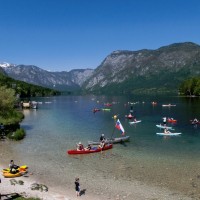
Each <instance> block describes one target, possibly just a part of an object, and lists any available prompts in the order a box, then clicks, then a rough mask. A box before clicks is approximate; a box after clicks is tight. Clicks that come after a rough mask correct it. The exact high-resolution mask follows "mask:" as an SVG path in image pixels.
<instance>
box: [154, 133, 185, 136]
mask: <svg viewBox="0 0 200 200" xmlns="http://www.w3.org/2000/svg"><path fill="white" fill-rule="evenodd" d="M156 134H157V135H166V136H168V135H170V136H173V135H180V134H182V133H156Z"/></svg>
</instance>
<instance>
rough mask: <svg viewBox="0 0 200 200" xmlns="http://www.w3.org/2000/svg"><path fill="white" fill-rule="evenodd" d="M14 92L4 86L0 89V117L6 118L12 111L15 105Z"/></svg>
mask: <svg viewBox="0 0 200 200" xmlns="http://www.w3.org/2000/svg"><path fill="white" fill-rule="evenodd" d="M15 100H16V98H15V91H14V90H13V89H11V88H7V87H6V86H1V87H0V115H1V116H7V114H8V113H10V112H11V111H13V109H14V104H15Z"/></svg>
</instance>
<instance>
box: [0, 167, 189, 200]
mask: <svg viewBox="0 0 200 200" xmlns="http://www.w3.org/2000/svg"><path fill="white" fill-rule="evenodd" d="M0 168H1V169H3V168H5V166H4V167H3V166H1V165H0ZM0 178H1V183H0V191H1V195H3V196H2V199H3V200H4V199H6V198H5V197H4V195H5V194H12V193H18V194H22V196H24V197H34V198H40V199H42V200H75V199H79V198H81V199H83V200H100V199H102V197H103V199H109V200H122V199H123V200H126V199H128V200H129V199H133V198H134V200H143V199H149V200H150V199H159V200H168V199H170V200H177V199H181V200H191V199H192V198H190V197H187V196H184V195H181V194H178V193H176V192H172V191H169V190H168V189H166V188H161V187H154V186H150V185H146V184H145V183H142V182H138V181H134V182H132V183H131V185H128V183H126V184H122V185H121V188H120V189H122V190H123V188H124V189H125V188H126V192H127V191H129V193H126V194H121V193H119V194H117V195H114V196H109V195H108V193H109V192H108V191H107V190H108V188H107V186H106V185H105V191H102V192H99V193H96V194H94V193H90V191H86V193H85V194H83V195H81V196H80V197H76V194H75V190H74V189H72V188H67V186H66V190H65V192H61V191H60V190H57V189H56V188H53V187H49V186H48V185H47V187H48V191H47V192H45V191H43V192H41V191H39V190H31V185H32V184H33V183H38V184H41V183H40V179H38V178H37V177H34V175H33V176H32V175H31V173H30V174H29V172H28V173H27V176H21V177H17V178H14V179H15V180H16V181H19V180H22V181H23V182H24V184H23V185H19V184H15V185H11V182H10V180H11V179H12V178H4V177H3V175H2V173H1V175H0ZM36 179H37V181H36ZM116 182H119V183H118V184H119V185H120V182H121V181H119V180H116ZM81 185H82V184H81ZM82 189H83V188H82ZM117 189H118V188H115V190H117ZM86 190H87V188H86ZM107 192H108V193H107Z"/></svg>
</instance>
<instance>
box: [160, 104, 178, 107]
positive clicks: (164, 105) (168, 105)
mask: <svg viewBox="0 0 200 200" xmlns="http://www.w3.org/2000/svg"><path fill="white" fill-rule="evenodd" d="M162 106H163V107H171V106H176V105H175V104H163V105H162Z"/></svg>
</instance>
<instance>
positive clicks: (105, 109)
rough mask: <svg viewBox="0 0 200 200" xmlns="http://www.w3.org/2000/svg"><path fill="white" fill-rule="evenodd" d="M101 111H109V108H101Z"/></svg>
mask: <svg viewBox="0 0 200 200" xmlns="http://www.w3.org/2000/svg"><path fill="white" fill-rule="evenodd" d="M102 110H103V111H110V110H111V109H110V108H102Z"/></svg>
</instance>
